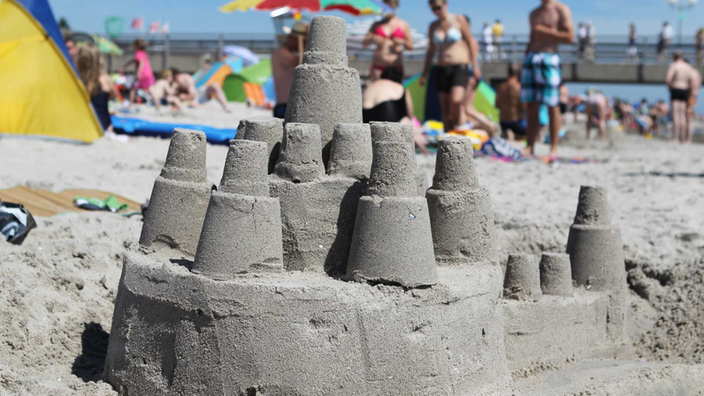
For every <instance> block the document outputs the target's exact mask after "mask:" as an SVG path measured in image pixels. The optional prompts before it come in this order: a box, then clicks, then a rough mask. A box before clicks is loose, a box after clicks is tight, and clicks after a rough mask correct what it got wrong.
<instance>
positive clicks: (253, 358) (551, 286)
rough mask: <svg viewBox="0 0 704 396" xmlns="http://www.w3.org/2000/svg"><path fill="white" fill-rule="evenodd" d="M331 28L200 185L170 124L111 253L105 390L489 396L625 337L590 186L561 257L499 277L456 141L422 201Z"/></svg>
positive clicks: (468, 151) (485, 217)
mask: <svg viewBox="0 0 704 396" xmlns="http://www.w3.org/2000/svg"><path fill="white" fill-rule="evenodd" d="M344 34H345V32H344V21H342V20H341V19H339V18H334V17H316V18H314V20H313V24H312V27H311V42H310V43H309V47H308V51H307V52H306V57H305V60H304V64H302V65H301V66H299V68H298V69H297V71H296V78H295V80H294V89H293V90H292V93H291V98H290V100H289V104H290V107H289V112H288V113H287V119H286V122H285V123H281V122H277V121H276V120H273V119H269V118H260V119H253V120H246V121H243V122H242V124H240V134H241V136H240V137H239V138H238V139H236V140H233V141H232V142H231V143H230V149H229V151H228V155H227V160H226V163H225V167H224V172H223V178H222V180H221V182H220V186H219V187H218V189H217V190H212V185H211V184H210V183H209V182H208V181H207V180H206V179H205V170H204V163H205V162H204V158H205V140H204V137H203V136H202V135H201V134H200V133H197V132H191V131H182V130H177V131H176V132H175V134H174V138H173V139H172V141H171V146H170V149H169V154H168V156H167V160H166V163H165V165H164V171H162V174H161V176H159V178H158V179H157V182H156V183H155V186H154V192H153V193H152V206H151V207H150V208H149V211H148V212H147V213H148V215H147V216H146V217H145V222H144V229H143V232H142V238H140V244H139V246H135V247H133V248H131V249H130V250H129V251H128V252H126V254H125V258H124V266H123V273H122V278H121V280H120V286H119V290H118V296H117V300H116V303H115V312H114V317H113V324H112V331H111V333H110V344H109V348H108V355H107V359H106V365H105V372H104V378H105V380H106V381H107V382H109V383H110V384H112V385H113V386H114V387H115V389H116V390H117V391H118V392H119V393H120V394H122V395H130V396H135V395H267V396H270V395H485V394H486V395H489V394H497V395H504V394H511V392H512V380H511V375H510V371H511V370H513V369H518V368H525V367H530V365H532V364H536V363H541V362H546V361H548V362H549V361H552V360H561V361H565V359H567V358H578V359H581V358H587V357H592V356H596V355H601V354H604V353H608V352H609V351H612V350H613V348H614V347H615V346H616V345H617V344H618V343H619V342H622V337H623V332H622V329H623V327H624V322H623V321H622V320H621V319H622V317H619V318H615V316H614V315H615V314H618V315H622V314H623V312H624V311H623V310H621V311H619V310H618V309H619V307H622V305H619V304H620V303H621V302H622V297H623V293H622V291H624V290H625V268H624V265H623V259H622V256H620V251H618V252H617V251H615V250H614V249H620V239H619V240H613V241H611V240H608V236H607V234H608V233H611V234H608V235H617V233H616V231H614V230H615V229H614V228H613V227H612V226H611V225H610V224H607V222H606V220H605V217H603V216H605V214H604V213H608V208H607V207H606V204H605V197H603V198H604V200H603V202H602V201H599V199H601V198H600V197H601V196H594V195H593V194H592V193H586V192H585V193H584V194H580V204H579V208H580V209H578V212H577V217H576V219H575V225H573V226H572V231H571V233H570V243H569V247H568V253H569V256H568V255H564V254H545V255H544V257H543V258H542V260H540V261H539V260H537V258H535V257H527V256H512V258H511V261H510V263H509V267H508V268H509V271H507V274H506V280H505V279H504V276H503V274H502V270H501V266H500V264H499V259H498V258H497V257H496V256H497V253H496V246H495V243H496V241H495V239H496V238H495V231H494V222H493V214H492V212H491V204H490V199H489V193H488V191H487V190H486V189H484V188H483V187H481V186H480V185H479V180H478V178H477V175H476V171H475V167H474V162H473V155H472V148H471V144H470V143H469V142H468V141H464V140H460V139H446V140H443V141H441V142H440V144H439V150H438V159H437V164H436V174H435V177H434V179H433V186H432V187H431V188H430V189H428V190H427V192H426V191H425V187H422V183H420V180H419V178H418V176H417V175H418V170H417V167H416V165H415V153H414V150H413V143H412V131H411V130H410V129H408V128H407V127H404V126H401V125H398V124H389V123H374V124H372V125H365V124H362V123H361V100H360V97H361V96H360V95H361V94H360V92H359V85H358V76H357V74H356V72H353V71H352V70H350V69H348V68H347V67H346V57H345V55H344V51H345V42H344ZM353 91H354V92H353ZM347 94H349V95H350V96H349V98H347V97H345V96H344V95H347ZM358 115H359V117H358ZM277 147H278V148H277ZM326 153H327V154H326ZM326 157H327V158H326ZM584 191H586V190H584ZM589 191H591V190H589ZM598 191H601V190H598ZM166 197H177V198H178V199H173V198H171V199H166ZM597 203H598V204H597ZM604 211H606V212H604ZM196 229H197V230H196ZM162 242H163V243H162ZM597 247H604V249H610V250H609V251H608V252H603V254H604V255H608V257H607V256H597V258H596V259H594V256H592V255H590V253H589V251H590V249H591V250H593V249H595V248H597ZM619 260H621V261H620V262H619ZM573 280H574V284H573ZM615 319H618V320H615ZM607 325H608V326H607ZM607 327H608V331H607Z"/></svg>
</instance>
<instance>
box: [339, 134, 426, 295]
mask: <svg viewBox="0 0 704 396" xmlns="http://www.w3.org/2000/svg"><path fill="white" fill-rule="evenodd" d="M414 165H415V158H414V154H413V152H412V151H411V146H410V145H409V144H408V143H406V142H390V141H379V142H376V143H374V159H373V163H372V171H371V177H370V180H369V187H368V189H367V195H366V196H364V197H362V198H360V200H359V206H358V208H357V220H356V223H355V228H354V235H353V237H352V246H351V248H350V256H349V261H348V266H347V278H348V279H351V280H356V281H370V282H378V283H388V284H396V285H401V286H404V287H418V286H427V285H433V284H435V283H436V282H437V268H436V263H435V257H434V255H433V246H432V235H431V230H430V216H429V214H428V204H427V202H426V200H425V198H424V197H419V196H418V189H417V185H416V179H415V172H414V169H415V166H414Z"/></svg>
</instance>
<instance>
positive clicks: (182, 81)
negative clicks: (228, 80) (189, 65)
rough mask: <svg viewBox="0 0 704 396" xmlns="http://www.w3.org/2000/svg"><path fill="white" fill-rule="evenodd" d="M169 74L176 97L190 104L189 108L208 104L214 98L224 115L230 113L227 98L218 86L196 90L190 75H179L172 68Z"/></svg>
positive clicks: (177, 71)
mask: <svg viewBox="0 0 704 396" xmlns="http://www.w3.org/2000/svg"><path fill="white" fill-rule="evenodd" d="M171 73H172V74H173V79H174V81H173V87H174V89H175V90H176V95H177V96H178V98H179V99H180V100H181V101H182V102H191V103H190V106H191V107H198V106H199V105H202V104H205V103H208V102H209V101H210V99H211V98H213V97H214V98H215V100H217V101H218V103H220V106H222V109H223V110H225V112H226V113H230V112H231V111H232V110H230V106H228V105H227V98H226V97H225V92H223V90H222V87H221V86H220V84H218V83H214V84H210V85H204V86H202V87H200V88H196V82H195V80H194V79H193V76H191V75H190V74H188V73H181V72H180V71H179V70H178V69H176V68H173V67H172V68H171Z"/></svg>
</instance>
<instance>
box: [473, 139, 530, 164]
mask: <svg viewBox="0 0 704 396" xmlns="http://www.w3.org/2000/svg"><path fill="white" fill-rule="evenodd" d="M481 152H482V154H484V155H488V156H492V157H497V158H506V159H509V160H519V159H521V152H520V151H518V150H517V149H515V148H513V147H512V146H511V145H510V144H509V143H508V142H507V141H506V140H504V139H502V138H500V137H498V136H494V137H492V138H491V139H489V140H488V141H487V142H486V143H484V145H483V146H482V149H481Z"/></svg>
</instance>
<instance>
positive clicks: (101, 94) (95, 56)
mask: <svg viewBox="0 0 704 396" xmlns="http://www.w3.org/2000/svg"><path fill="white" fill-rule="evenodd" d="M76 69H78V74H79V75H80V76H81V81H83V85H85V87H86V90H87V91H88V94H90V102H91V104H92V105H93V109H94V110H95V114H96V116H97V117H98V121H100V125H101V126H102V127H103V131H107V130H111V128H110V127H111V126H112V121H111V120H110V112H109V111H108V102H109V101H110V99H113V98H115V97H116V96H117V91H116V90H115V86H114V85H113V83H112V80H110V76H108V75H107V73H105V72H104V71H103V62H102V58H101V56H100V52H99V51H98V47H96V46H95V45H90V44H85V45H83V46H81V47H80V48H79V49H78V55H77V56H76Z"/></svg>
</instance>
